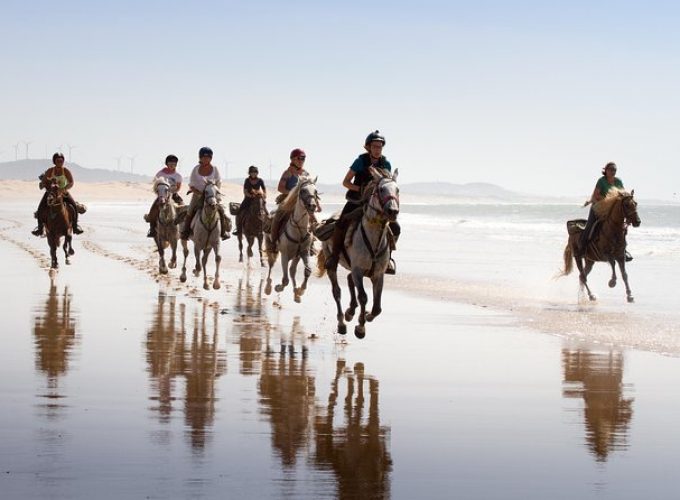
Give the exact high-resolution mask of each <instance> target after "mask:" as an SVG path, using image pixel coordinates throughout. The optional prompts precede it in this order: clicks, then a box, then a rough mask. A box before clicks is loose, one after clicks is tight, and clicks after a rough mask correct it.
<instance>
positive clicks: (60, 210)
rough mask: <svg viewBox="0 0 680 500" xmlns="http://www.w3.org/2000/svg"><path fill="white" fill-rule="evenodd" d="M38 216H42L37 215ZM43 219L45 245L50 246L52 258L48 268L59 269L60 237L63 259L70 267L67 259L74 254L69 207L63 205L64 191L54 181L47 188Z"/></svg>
mask: <svg viewBox="0 0 680 500" xmlns="http://www.w3.org/2000/svg"><path fill="white" fill-rule="evenodd" d="M38 216H43V215H42V214H38ZM44 217H45V230H46V234H47V243H48V244H49V246H50V256H51V257H52V264H51V266H50V268H51V269H55V270H56V269H58V268H59V262H57V247H59V245H60V243H61V238H62V237H64V245H63V247H62V248H63V249H64V258H65V260H66V265H70V264H71V261H70V260H69V257H70V256H71V255H74V254H75V251H74V250H73V245H72V239H73V226H72V224H71V221H72V216H71V212H70V209H69V207H68V206H67V205H66V204H65V203H64V190H63V189H61V188H60V187H59V185H58V184H57V182H56V181H53V182H52V183H51V184H50V185H49V186H48V187H47V209H46V210H45V214H44Z"/></svg>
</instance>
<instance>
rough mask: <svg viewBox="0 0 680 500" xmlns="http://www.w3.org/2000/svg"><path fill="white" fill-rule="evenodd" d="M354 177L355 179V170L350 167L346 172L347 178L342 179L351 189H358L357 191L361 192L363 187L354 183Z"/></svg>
mask: <svg viewBox="0 0 680 500" xmlns="http://www.w3.org/2000/svg"><path fill="white" fill-rule="evenodd" d="M352 179H354V170H352V169H351V168H350V169H349V170H348V171H347V173H346V174H345V178H344V179H343V180H342V185H343V186H344V187H345V188H347V189H349V190H350V191H356V192H357V193H359V192H361V187H360V186H355V185H354V184H352Z"/></svg>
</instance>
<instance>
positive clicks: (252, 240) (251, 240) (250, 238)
mask: <svg viewBox="0 0 680 500" xmlns="http://www.w3.org/2000/svg"><path fill="white" fill-rule="evenodd" d="M246 240H248V259H252V258H253V243H255V238H254V237H253V236H252V235H250V234H249V235H247V236H246Z"/></svg>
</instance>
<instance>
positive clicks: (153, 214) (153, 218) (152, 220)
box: [146, 198, 159, 238]
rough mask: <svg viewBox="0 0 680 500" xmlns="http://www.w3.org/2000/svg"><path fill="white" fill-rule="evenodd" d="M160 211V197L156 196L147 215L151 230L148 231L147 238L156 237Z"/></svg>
mask: <svg viewBox="0 0 680 500" xmlns="http://www.w3.org/2000/svg"><path fill="white" fill-rule="evenodd" d="M158 212H159V207H158V198H156V199H155V200H153V203H152V204H151V208H150V209H149V213H148V214H147V216H146V221H147V222H148V223H149V232H148V233H146V236H147V238H155V237H156V222H157V221H158Z"/></svg>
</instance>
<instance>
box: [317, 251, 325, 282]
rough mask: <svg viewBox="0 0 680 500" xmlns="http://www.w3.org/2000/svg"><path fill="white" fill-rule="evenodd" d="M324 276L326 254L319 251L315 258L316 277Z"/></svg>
mask: <svg viewBox="0 0 680 500" xmlns="http://www.w3.org/2000/svg"><path fill="white" fill-rule="evenodd" d="M324 274H326V254H325V253H324V252H323V250H320V251H319V253H318V254H317V256H316V276H317V277H319V278H322V277H323V275H324Z"/></svg>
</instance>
